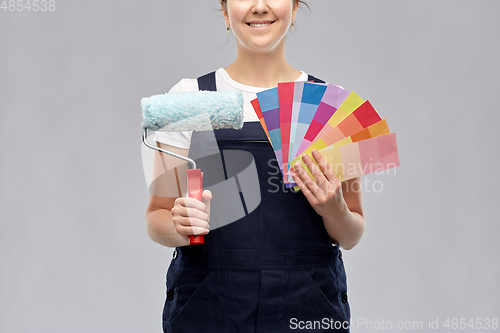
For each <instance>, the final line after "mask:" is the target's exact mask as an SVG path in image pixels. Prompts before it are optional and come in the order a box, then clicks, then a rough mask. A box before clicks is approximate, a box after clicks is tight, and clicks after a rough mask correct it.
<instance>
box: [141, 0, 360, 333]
mask: <svg viewBox="0 0 500 333" xmlns="http://www.w3.org/2000/svg"><path fill="white" fill-rule="evenodd" d="M301 3H303V2H302V1H296V0H226V1H221V7H222V12H223V17H224V21H225V23H226V25H227V26H228V27H230V28H231V30H232V31H233V33H234V36H235V38H236V46H237V54H236V58H235V60H234V62H233V63H231V64H230V65H229V66H227V67H225V68H219V69H218V70H217V71H215V72H212V73H209V74H206V75H203V76H200V77H199V78H197V79H183V80H181V81H180V82H179V83H178V84H177V85H175V86H174V87H173V88H172V89H171V91H170V92H187V91H199V90H209V91H216V90H237V91H240V92H241V93H242V94H243V99H244V120H245V124H244V126H243V129H242V130H240V131H237V130H215V131H214V132H215V138H216V139H217V144H218V148H219V149H220V150H221V151H222V154H221V156H222V158H221V157H220V156H218V158H221V164H222V165H223V167H224V172H223V173H226V174H229V173H230V172H229V171H227V170H229V169H230V167H231V164H234V163H233V162H232V161H230V159H229V158H228V156H230V155H231V154H229V153H227V152H229V151H231V152H237V151H240V152H241V151H243V152H245V153H246V154H247V155H248V156H251V158H249V160H250V161H252V162H251V163H253V164H252V165H254V167H255V169H256V172H255V173H253V175H255V176H256V177H254V178H252V177H250V176H249V174H247V175H244V174H240V173H238V174H237V176H234V177H233V178H231V177H229V176H227V177H226V179H225V180H224V181H226V180H227V181H229V180H231V179H235V178H236V177H237V179H238V180H237V181H236V182H237V183H238V184H237V185H235V188H236V187H237V193H239V197H238V194H237V195H234V196H231V195H229V194H228V193H224V192H221V191H217V185H219V184H220V183H215V185H214V186H212V187H211V189H212V191H209V190H205V191H204V193H203V199H204V201H203V202H199V201H196V200H195V199H192V198H186V197H183V196H182V195H180V194H181V193H180V194H179V197H170V198H162V197H158V196H154V195H151V198H150V202H149V205H148V208H147V212H146V222H147V227H148V233H149V235H150V237H151V238H152V239H153V240H154V241H156V242H158V243H160V244H163V245H165V246H170V247H177V248H176V250H175V251H174V258H173V259H172V262H171V264H170V267H169V269H168V273H167V297H166V302H165V307H164V311H163V329H164V331H165V332H171V333H179V332H243V333H244V332H252V333H255V332H257V333H259V332H266V333H267V332H288V331H290V330H294V329H295V328H296V327H294V322H295V323H297V321H299V322H306V321H307V322H311V323H312V322H314V323H316V322H318V323H320V322H321V323H332V322H334V323H337V324H338V325H335V326H334V328H333V330H338V331H341V332H348V331H349V328H348V323H349V319H350V309H349V303H348V298H347V283H346V275H345V271H344V264H343V260H342V254H341V251H340V248H341V247H342V248H344V249H351V248H352V247H354V246H355V245H356V244H357V243H358V242H359V240H360V239H361V236H362V234H363V231H364V225H365V222H364V218H363V210H362V204H361V190H360V188H359V185H358V184H360V182H359V179H352V180H350V181H346V182H344V183H341V182H340V181H339V179H338V178H337V176H336V175H335V173H334V172H333V171H332V170H331V169H330V168H329V167H324V168H319V167H318V166H317V165H316V164H315V163H314V161H313V160H312V159H311V158H307V159H304V162H305V163H306V165H307V166H308V168H309V169H310V170H311V172H312V173H313V174H314V176H315V179H316V181H317V182H316V181H314V180H313V179H312V178H311V177H310V176H309V175H308V173H307V172H305V170H304V169H303V168H301V167H297V169H296V172H295V173H294V176H293V177H294V181H295V183H297V185H298V186H299V187H300V189H301V191H300V192H298V193H295V192H292V191H285V190H276V189H277V188H278V189H280V188H283V189H284V188H285V186H284V184H283V180H282V178H281V177H274V176H273V175H276V170H279V169H280V168H279V167H278V163H277V161H276V158H275V155H274V150H273V148H272V146H271V144H270V143H269V141H268V139H267V136H266V134H265V132H264V130H263V129H262V126H261V125H260V123H259V121H258V117H257V115H256V113H255V111H254V109H253V107H252V105H251V103H250V102H251V101H252V100H254V99H255V98H256V94H257V93H259V92H262V91H264V90H266V89H267V88H272V87H277V86H278V83H280V82H291V81H315V82H318V83H324V81H321V80H319V79H317V78H315V77H314V76H312V75H308V74H306V73H305V72H303V71H298V70H296V69H295V68H293V67H292V66H291V65H290V64H289V63H288V61H287V60H286V57H285V47H284V46H285V40H286V38H285V36H286V34H287V32H288V30H289V29H290V27H291V25H292V22H293V21H294V20H295V17H296V15H297V11H298V9H299V6H300V4H301ZM155 138H156V140H157V141H158V144H159V145H170V146H173V147H175V149H177V151H178V152H179V154H182V155H191V156H192V155H195V154H197V153H198V152H200V151H203V150H204V147H206V144H205V141H206V137H203V136H202V135H201V134H199V133H197V132H183V133H165V132H158V133H157V134H156V137H155ZM172 149H173V148H172ZM205 150H206V149H205ZM248 153H250V154H248ZM203 156H205V155H203ZM157 157H158V158H157V159H156V160H155V161H157V162H155V163H160V162H161V160H162V157H159V156H157ZM313 157H314V159H315V160H316V162H318V164H319V165H325V164H326V163H325V160H324V158H323V157H322V155H321V154H320V153H318V152H316V151H315V152H313ZM202 163H203V159H201V160H200V165H201V169H202V170H204V176H203V177H204V179H205V178H206V179H212V178H210V177H212V176H214V173H215V172H214V173H211V171H210V170H213V168H211V166H212V165H208V164H207V165H205V166H203V164H202ZM251 163H250V164H251ZM164 164H168V162H167V163H165V161H164ZM161 166H162V165H159V167H161ZM221 168H222V166H221ZM178 173H179V172H177V173H174V172H172V173H171V179H168V177H164V180H163V181H164V183H162V184H158V185H159V186H160V185H161V186H165V187H169V186H170V187H173V191H172V192H169V193H174V192H175V193H177V192H176V191H177V189H178V188H179V192H182V193H185V189H184V190H182V189H180V188H181V185H182V184H181V183H184V182H182V181H179V179H178V178H177V179H176V178H175V177H177V176H176V174H178ZM180 173H182V172H180ZM229 178H231V179H229ZM276 179H279V184H276V182H277V181H276ZM350 182H352V184H350ZM180 184H181V185H180ZM249 189H253V190H255V191H256V193H257V194H258V197H259V198H258V199H259V200H249V199H251V198H249ZM240 197H241V198H240ZM235 198H236V199H237V200H236V201H235ZM240 199H241V200H240ZM254 199H255V198H254ZM238 201H241V202H238ZM239 204H242V205H243V208H241V207H240V206H241V205H239ZM240 208H241V209H240ZM238 209H239V210H240V211H241V215H238V214H236V213H237V212H236V211H237V210H238ZM228 214H232V215H235V216H236V215H238V217H237V218H235V219H234V220H231V221H230V223H229V224H225V225H224V226H220V219H221V216H223V215H224V216H227V215H228ZM209 222H210V225H212V226H214V225H215V226H220V227H215V228H213V229H211V228H210V226H209ZM195 232H196V233H197V234H203V235H205V244H204V245H189V241H188V236H189V235H192V234H193V233H195ZM332 327H333V326H328V327H325V326H324V325H322V326H321V327H319V328H318V330H317V331H321V330H323V331H331V330H332Z"/></svg>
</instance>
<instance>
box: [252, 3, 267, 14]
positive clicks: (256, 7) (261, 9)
mask: <svg viewBox="0 0 500 333" xmlns="http://www.w3.org/2000/svg"><path fill="white" fill-rule="evenodd" d="M268 2H269V1H268V0H253V7H252V11H253V12H254V13H258V14H263V13H267V12H268V11H269V5H268Z"/></svg>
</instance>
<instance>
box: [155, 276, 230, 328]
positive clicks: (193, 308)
mask: <svg viewBox="0 0 500 333" xmlns="http://www.w3.org/2000/svg"><path fill="white" fill-rule="evenodd" d="M184 274H185V273H184ZM225 275H226V274H224V271H218V270H212V271H210V272H209V273H208V275H206V276H205V278H204V279H203V280H201V281H200V282H199V283H198V284H196V285H194V284H192V283H189V284H184V283H182V284H179V285H177V286H176V287H175V288H174V292H175V295H174V298H175V297H177V302H175V301H174V302H172V303H171V304H167V305H166V306H165V307H166V308H168V306H172V307H174V308H175V309H172V310H173V311H167V312H168V313H169V314H170V316H167V317H168V318H164V322H163V326H164V331H165V332H172V333H183V332H190V333H192V332H209V331H210V332H212V331H213V332H215V331H218V332H219V331H220V332H223V331H224V330H223V327H224V323H225V320H226V318H225V316H226V301H225V298H226V297H225V294H226V293H225V292H224V291H225V289H226V286H225ZM184 276H185V275H183V277H184ZM167 303H168V300H167Z"/></svg>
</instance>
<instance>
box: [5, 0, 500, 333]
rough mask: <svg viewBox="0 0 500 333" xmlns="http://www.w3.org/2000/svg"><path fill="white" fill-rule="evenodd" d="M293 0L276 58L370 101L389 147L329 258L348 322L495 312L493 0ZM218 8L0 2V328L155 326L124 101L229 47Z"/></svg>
mask: <svg viewBox="0 0 500 333" xmlns="http://www.w3.org/2000/svg"><path fill="white" fill-rule="evenodd" d="M24 2H25V1H23V3H24ZM309 3H310V5H311V9H312V13H311V14H309V13H308V11H307V10H304V11H300V12H299V18H298V19H297V24H296V28H295V32H293V33H290V34H289V36H288V37H287V38H288V46H287V54H288V58H289V60H290V62H291V63H292V65H294V66H295V67H296V68H297V69H299V70H304V71H306V72H308V73H311V74H313V75H316V76H318V77H321V78H323V79H325V80H327V81H329V82H332V83H335V84H340V85H342V86H344V87H345V88H346V89H348V90H354V91H356V92H357V93H358V94H359V95H360V96H362V97H364V98H368V99H370V101H371V102H372V104H373V105H374V106H375V107H376V108H377V110H378V111H379V112H380V113H381V115H382V116H383V117H385V118H387V120H388V124H389V127H390V128H391V130H392V131H394V132H396V134H397V138H398V146H399V150H400V159H401V167H399V168H398V169H396V173H395V174H394V173H390V174H388V175H372V176H368V177H366V179H367V180H368V181H369V182H370V184H374V182H375V181H380V182H382V184H383V190H382V191H381V192H380V193H374V192H373V191H371V193H365V194H364V207H365V214H366V224H367V228H366V232H365V235H364V238H363V240H362V242H361V243H360V244H359V245H358V246H357V247H356V248H354V249H353V250H352V251H349V252H346V253H345V256H344V258H345V262H346V268H347V272H348V284H349V300H350V303H351V310H352V317H353V319H354V320H355V321H357V320H358V319H359V318H362V319H365V320H369V321H372V322H379V323H381V321H382V320H385V321H391V322H393V324H394V325H396V324H397V322H398V321H422V322H423V323H424V324H425V327H427V325H428V321H429V318H430V319H431V320H436V319H439V326H440V330H442V331H447V330H445V329H444V327H443V326H442V324H443V323H444V321H445V320H446V318H461V317H463V318H467V321H468V320H470V319H471V318H495V317H496V318H498V317H500V313H499V310H500V291H499V288H498V281H500V269H499V264H498V258H497V257H498V252H499V250H500V245H499V244H498V242H497V238H498V234H499V232H500V227H499V223H498V222H499V219H498V215H497V213H496V207H495V205H496V204H498V201H499V199H500V197H499V194H498V188H499V185H500V178H499V177H498V173H497V172H498V167H497V165H498V162H499V157H498V143H499V139H498V137H497V136H498V133H497V128H498V125H499V121H500V116H499V112H498V108H497V105H498V101H497V99H498V88H499V85H498V79H499V74H500V72H499V71H500V65H499V64H498V59H499V58H500V52H499V51H500V45H499V42H498V41H499V37H498V31H500V22H499V20H498V13H499V12H500V2H499V1H496V0H490V1H487V0H474V1H472V0H467V1H465V0H418V1H416V0H415V1H396V0H392V1H390V0H385V1H382V0H380V1H378V0H377V1H375V0H364V1H360V0H350V1H331V0H328V1H326V0H322V1H320V0H310V1H309ZM217 7H218V1H217V0H196V1H193V0H190V1H130V0H121V1H118V0H113V1H97V0H88V1H71V2H70V1H66V2H63V1H57V2H56V10H55V11H53V12H49V11H46V12H41V11H39V12H33V11H31V12H28V11H27V10H23V11H19V12H9V11H7V12H5V11H3V10H1V11H0V110H1V113H0V114H1V118H0V119H1V120H0V142H1V168H0V171H1V193H0V332H11V333H12V332H85V333H87V332H120V333H125V332H160V331H161V322H160V321H161V310H162V306H163V302H164V292H165V289H164V288H165V287H164V278H165V271H166V268H167V266H168V264H169V261H170V258H171V250H170V249H167V248H163V247H161V246H159V245H157V244H155V243H153V242H152V241H151V240H150V239H149V238H148V236H147V234H146V231H145V226H144V210H145V207H146V203H147V200H148V192H147V189H146V183H145V180H144V175H143V171H142V165H141V157H140V144H141V142H140V133H141V129H140V123H141V113H140V105H139V101H140V98H141V97H145V96H150V95H153V94H157V93H163V92H165V91H167V90H168V89H169V88H170V87H171V86H172V85H173V84H175V83H176V82H177V81H178V80H179V79H181V78H183V77H196V76H198V75H201V74H204V73H206V72H209V71H212V70H214V69H217V68H219V67H224V66H227V65H228V64H230V63H231V61H232V60H233V59H234V55H235V42H234V36H231V37H230V39H229V41H228V42H227V44H226V38H227V35H226V30H225V25H224V22H223V20H222V17H221V13H220V12H218V11H217V10H216V8H217ZM379 185H380V184H379ZM368 188H369V187H368ZM375 325H376V324H375ZM372 330H373V329H370V328H369V327H365V326H361V327H358V328H357V329H356V330H354V329H353V332H354V331H357V332H363V331H372ZM468 330H470V329H465V330H458V331H460V332H465V331H468ZM394 331H396V330H394ZM404 331H411V330H404Z"/></svg>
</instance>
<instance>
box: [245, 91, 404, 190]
mask: <svg viewBox="0 0 500 333" xmlns="http://www.w3.org/2000/svg"><path fill="white" fill-rule="evenodd" d="M252 105H253V107H254V109H255V112H256V113H257V115H258V117H259V120H260V122H261V124H262V126H263V128H264V131H265V132H266V134H267V135H268V138H269V140H270V142H271V145H272V146H273V149H274V152H275V155H276V160H277V161H278V163H279V165H280V168H281V171H282V175H283V178H284V183H285V184H286V186H287V187H292V186H295V184H294V183H293V178H292V176H291V170H290V166H293V165H295V163H301V164H302V165H303V166H304V167H305V165H304V163H303V162H302V158H301V156H302V155H303V154H308V155H311V152H312V151H313V149H316V150H318V151H320V152H321V154H322V155H323V157H325V159H326V160H327V162H328V163H329V164H330V166H331V167H332V168H333V170H335V173H336V174H337V177H339V179H340V180H341V181H344V180H348V179H352V178H355V177H359V176H362V175H366V174H370V173H374V172H379V171H382V170H386V169H390V168H394V167H396V166H399V155H398V150H397V143H396V136H395V134H394V133H391V132H390V131H389V128H388V126H387V121H386V120H385V119H382V118H381V117H380V115H379V114H378V112H377V111H376V110H375V108H374V107H373V106H372V105H371V103H370V102H369V101H365V100H363V99H362V98H361V97H359V96H358V95H357V94H356V93H354V92H348V91H346V90H345V89H343V88H341V87H338V86H335V85H333V84H320V83H312V82H287V83H280V84H279V85H278V87H277V88H272V89H268V90H265V91H263V92H260V93H258V94H257V99H255V100H253V101H252ZM305 169H306V170H307V171H308V172H309V170H308V169H307V167H305ZM309 174H310V175H311V176H312V174H311V173H310V172H309Z"/></svg>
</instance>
